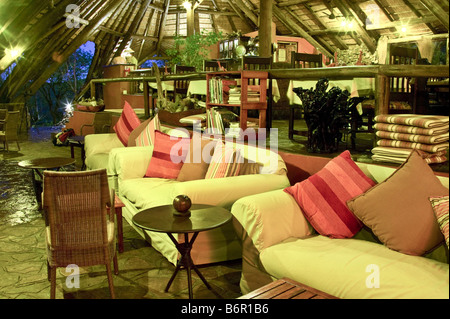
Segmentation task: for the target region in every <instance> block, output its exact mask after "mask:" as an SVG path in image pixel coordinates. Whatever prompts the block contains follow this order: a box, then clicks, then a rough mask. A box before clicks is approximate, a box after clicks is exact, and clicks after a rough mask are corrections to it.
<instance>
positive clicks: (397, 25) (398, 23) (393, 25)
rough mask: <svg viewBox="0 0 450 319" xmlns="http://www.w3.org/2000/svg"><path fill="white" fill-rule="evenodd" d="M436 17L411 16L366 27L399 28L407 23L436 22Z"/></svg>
mask: <svg viewBox="0 0 450 319" xmlns="http://www.w3.org/2000/svg"><path fill="white" fill-rule="evenodd" d="M436 21H437V19H436V18H435V17H428V18H413V19H408V20H407V19H405V20H404V21H393V22H386V23H384V24H382V25H368V26H367V27H366V29H367V30H381V29H390V28H401V27H404V26H407V25H416V24H421V23H424V24H427V23H431V22H436Z"/></svg>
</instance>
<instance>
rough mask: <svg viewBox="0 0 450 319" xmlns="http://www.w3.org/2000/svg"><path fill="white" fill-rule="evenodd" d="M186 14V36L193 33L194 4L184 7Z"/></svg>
mask: <svg viewBox="0 0 450 319" xmlns="http://www.w3.org/2000/svg"><path fill="white" fill-rule="evenodd" d="M186 14H187V17H186V18H187V30H186V32H187V36H188V37H189V36H192V35H194V33H195V19H194V6H191V7H190V8H187V9H186Z"/></svg>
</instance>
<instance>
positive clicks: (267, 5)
mask: <svg viewBox="0 0 450 319" xmlns="http://www.w3.org/2000/svg"><path fill="white" fill-rule="evenodd" d="M272 3H273V1H271V0H260V2H259V5H260V13H259V56H263V57H268V56H271V55H272Z"/></svg>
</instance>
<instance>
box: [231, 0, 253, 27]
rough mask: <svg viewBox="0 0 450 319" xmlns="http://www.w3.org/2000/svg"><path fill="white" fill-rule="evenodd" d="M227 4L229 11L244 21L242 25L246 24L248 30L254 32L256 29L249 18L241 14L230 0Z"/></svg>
mask: <svg viewBox="0 0 450 319" xmlns="http://www.w3.org/2000/svg"><path fill="white" fill-rule="evenodd" d="M227 2H228V4H229V5H230V7H231V9H233V10H234V12H236V14H237V15H238V16H239V18H241V20H242V21H244V23H246V24H247V25H248V27H249V28H250V29H252V30H255V29H256V28H257V25H256V24H254V23H253V22H252V21H251V20H250V19H249V18H247V17H246V16H245V15H244V14H243V13H242V12H241V10H239V8H238V7H237V6H236V4H235V3H234V2H232V1H231V0H227Z"/></svg>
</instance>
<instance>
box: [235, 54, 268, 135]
mask: <svg viewBox="0 0 450 319" xmlns="http://www.w3.org/2000/svg"><path fill="white" fill-rule="evenodd" d="M272 61H273V57H271V56H270V57H260V56H243V57H242V70H253V71H268V70H270V69H272ZM267 83H268V86H267V110H266V127H267V128H271V127H272V80H271V79H270V74H269V80H268V81H267ZM248 85H259V81H258V80H257V79H254V80H251V79H249V83H248Z"/></svg>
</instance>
